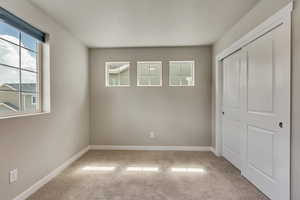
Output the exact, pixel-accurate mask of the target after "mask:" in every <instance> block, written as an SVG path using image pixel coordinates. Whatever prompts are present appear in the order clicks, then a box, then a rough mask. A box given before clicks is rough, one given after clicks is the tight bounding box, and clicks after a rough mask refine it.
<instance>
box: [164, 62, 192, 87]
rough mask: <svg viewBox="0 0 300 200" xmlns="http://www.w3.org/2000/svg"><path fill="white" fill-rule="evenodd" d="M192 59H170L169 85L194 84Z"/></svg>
mask: <svg viewBox="0 0 300 200" xmlns="http://www.w3.org/2000/svg"><path fill="white" fill-rule="evenodd" d="M194 72H195V62H194V61H170V62H169V85H170V86H194V85H195V80H194V79H195V75H194Z"/></svg>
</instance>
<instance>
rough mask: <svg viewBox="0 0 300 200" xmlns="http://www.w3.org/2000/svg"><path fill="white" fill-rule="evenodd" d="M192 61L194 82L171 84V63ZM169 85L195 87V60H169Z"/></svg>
mask: <svg viewBox="0 0 300 200" xmlns="http://www.w3.org/2000/svg"><path fill="white" fill-rule="evenodd" d="M183 62H186V63H191V64H192V66H191V67H192V79H193V81H192V84H191V85H173V84H171V64H172V63H183ZM169 87H195V60H183V61H179V60H178V61H177V60H176V61H169Z"/></svg>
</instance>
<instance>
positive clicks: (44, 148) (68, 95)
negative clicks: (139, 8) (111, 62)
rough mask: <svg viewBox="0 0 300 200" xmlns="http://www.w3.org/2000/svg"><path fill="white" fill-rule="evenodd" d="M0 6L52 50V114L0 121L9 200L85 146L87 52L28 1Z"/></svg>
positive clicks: (10, 0) (0, 155)
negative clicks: (43, 36)
mask: <svg viewBox="0 0 300 200" xmlns="http://www.w3.org/2000/svg"><path fill="white" fill-rule="evenodd" d="M0 5H1V6H2V7H4V8H5V9H7V10H9V11H10V12H12V13H14V14H15V15H17V16H19V17H21V18H23V19H25V20H26V21H27V22H29V23H31V24H32V25H34V26H36V27H38V28H40V29H41V30H43V31H45V32H47V33H49V34H50V48H51V49H50V64H51V108H52V112H51V114H45V115H40V116H33V117H24V118H14V119H1V120H0V186H1V187H0V199H1V200H11V199H12V198H14V197H15V196H17V195H18V194H20V193H21V192H23V191H24V190H26V189H27V188H28V187H30V186H31V185H33V184H34V183H35V182H36V181H38V180H39V179H40V178H42V177H43V176H45V175H47V174H48V173H49V172H50V171H52V170H53V169H55V168H56V167H58V166H59V165H60V164H62V163H63V162H64V161H65V160H67V159H68V158H70V157H71V156H72V155H74V154H75V153H77V152H79V151H80V150H82V149H83V148H84V147H86V146H87V145H88V144H89V87H88V76H89V73H88V72H89V70H88V51H87V49H86V47H85V46H84V45H82V44H81V43H80V42H79V41H78V40H77V39H75V38H74V37H73V36H72V35H70V34H69V33H68V32H67V31H65V30H64V28H62V27H61V26H59V25H57V24H56V23H55V22H54V21H53V20H52V19H50V18H49V17H47V16H46V15H44V14H43V13H42V12H41V11H40V10H39V9H37V8H35V7H33V6H31V4H29V3H28V2H27V1H23V0H22V1H20V0H0ZM14 168H18V170H19V180H18V182H16V183H14V184H9V183H8V173H9V170H10V169H14Z"/></svg>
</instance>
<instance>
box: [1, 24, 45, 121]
mask: <svg viewBox="0 0 300 200" xmlns="http://www.w3.org/2000/svg"><path fill="white" fill-rule="evenodd" d="M19 36H21V38H22V39H21V40H22V41H21V42H19V39H18V38H19ZM38 44H39V42H38V41H37V40H36V39H34V38H32V37H30V36H28V35H26V34H24V33H22V32H20V31H18V30H17V29H15V28H13V27H11V26H9V25H7V24H5V23H2V22H0V115H2V116H3V115H13V114H17V113H32V112H38V111H39V110H40V109H39V108H40V104H39V92H38V88H39V78H38V77H39V70H38V69H37V53H38V48H37V47H38V46H37V45H38ZM20 61H21V62H20Z"/></svg>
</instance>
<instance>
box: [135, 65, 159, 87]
mask: <svg viewBox="0 0 300 200" xmlns="http://www.w3.org/2000/svg"><path fill="white" fill-rule="evenodd" d="M151 63H154V64H160V70H159V72H160V74H159V75H160V78H159V81H160V83H159V85H141V84H139V79H138V67H139V64H151ZM162 68H163V64H162V61H137V63H136V85H137V87H162V86H163V74H162V73H163V70H162Z"/></svg>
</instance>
